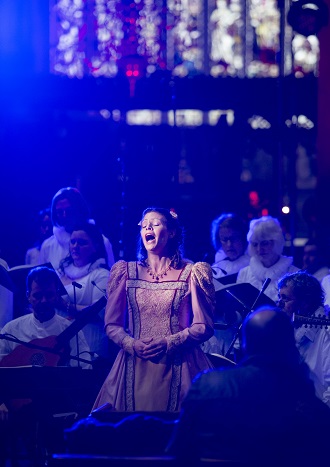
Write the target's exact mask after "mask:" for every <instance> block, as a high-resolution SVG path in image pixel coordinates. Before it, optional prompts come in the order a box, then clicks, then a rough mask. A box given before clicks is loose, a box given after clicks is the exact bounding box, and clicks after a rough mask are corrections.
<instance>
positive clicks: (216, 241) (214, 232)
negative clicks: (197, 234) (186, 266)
mask: <svg viewBox="0 0 330 467" xmlns="http://www.w3.org/2000/svg"><path fill="white" fill-rule="evenodd" d="M221 227H226V228H228V229H233V230H235V232H238V233H239V234H240V237H241V240H242V242H243V243H245V244H247V241H246V235H247V226H246V225H245V223H244V221H243V219H241V218H240V217H239V216H238V215H237V214H233V213H225V214H221V216H220V217H217V218H216V219H214V220H213V222H212V225H211V240H212V245H213V248H214V249H215V250H216V251H218V250H219V248H221V242H220V238H219V230H220V228H221Z"/></svg>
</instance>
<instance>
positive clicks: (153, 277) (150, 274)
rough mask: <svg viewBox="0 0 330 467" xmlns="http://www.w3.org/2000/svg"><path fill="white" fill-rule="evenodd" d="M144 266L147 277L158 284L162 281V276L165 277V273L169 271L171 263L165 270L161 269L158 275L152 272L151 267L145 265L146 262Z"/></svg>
mask: <svg viewBox="0 0 330 467" xmlns="http://www.w3.org/2000/svg"><path fill="white" fill-rule="evenodd" d="M145 264H146V266H147V273H148V274H149V276H151V277H152V279H153V280H155V281H157V282H158V281H159V280H160V279H163V277H164V276H167V272H168V271H170V270H171V264H172V261H171V262H170V264H169V265H168V266H166V268H165V269H163V270H162V271H160V272H159V273H157V272H155V271H153V270H152V269H151V266H150V265H149V264H148V263H147V261H146V262H145Z"/></svg>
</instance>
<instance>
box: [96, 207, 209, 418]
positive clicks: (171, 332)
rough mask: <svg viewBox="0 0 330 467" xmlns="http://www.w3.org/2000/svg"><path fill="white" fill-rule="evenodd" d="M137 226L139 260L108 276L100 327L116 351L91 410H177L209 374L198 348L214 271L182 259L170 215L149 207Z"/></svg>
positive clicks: (177, 229) (119, 265) (179, 232)
mask: <svg viewBox="0 0 330 467" xmlns="http://www.w3.org/2000/svg"><path fill="white" fill-rule="evenodd" d="M138 225H139V227H140V235H139V240H138V255H137V256H138V261H130V262H126V261H122V260H121V261H118V262H117V263H115V264H114V266H113V267H112V269H111V271H110V279H109V283H108V303H107V306H106V312H105V329H106V333H107V335H108V337H109V339H111V340H112V341H113V342H115V343H116V344H117V345H118V346H119V347H120V350H119V353H118V355H117V358H116V361H115V362H114V364H113V367H112V368H111V370H110V373H109V375H108V377H107V378H106V380H105V382H104V384H103V386H102V388H101V390H100V393H99V395H98V397H97V400H96V402H95V404H94V409H100V410H101V409H102V408H107V407H108V408H109V407H110V408H111V409H112V410H119V411H162V412H163V411H164V412H176V411H179V410H180V407H181V403H182V400H183V399H184V397H185V395H186V394H187V392H188V390H189V387H190V385H191V382H192V380H193V378H194V377H195V376H196V375H197V374H198V373H199V372H200V371H203V370H206V369H209V368H212V365H211V363H210V361H209V360H208V358H207V356H206V355H205V354H204V352H203V351H202V349H201V348H200V344H201V343H202V342H204V341H205V340H207V339H209V337H210V336H211V335H212V334H213V312H214V303H215V293H214V286H213V282H212V271H211V267H210V265H209V264H207V263H204V262H197V263H195V264H193V263H191V262H187V261H185V260H184V259H183V258H182V253H181V247H182V228H181V226H180V223H179V220H178V215H177V214H176V213H175V212H173V211H170V210H168V209H164V208H147V209H145V210H144V212H143V213H142V218H141V220H140V222H139V224H138Z"/></svg>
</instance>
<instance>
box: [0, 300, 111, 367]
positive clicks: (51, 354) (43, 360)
mask: <svg viewBox="0 0 330 467" xmlns="http://www.w3.org/2000/svg"><path fill="white" fill-rule="evenodd" d="M106 301H107V300H106V298H105V297H101V298H100V299H99V300H98V301H97V302H95V303H94V304H93V305H90V306H88V307H86V308H84V309H83V310H81V311H79V312H78V313H77V317H76V319H75V320H74V321H73V323H72V324H70V325H69V326H68V327H67V328H66V329H64V331H62V332H61V333H60V334H59V335H58V336H47V337H43V338H41V339H33V340H31V341H30V342H23V341H20V340H19V339H16V338H15V337H13V336H6V335H3V336H1V338H2V339H6V338H7V339H8V340H10V341H14V342H18V343H19V344H20V345H18V346H17V347H15V349H14V350H13V351H12V352H11V353H10V354H8V355H6V356H5V357H3V359H2V360H1V362H0V367H11V366H26V365H32V366H57V365H58V364H61V363H62V359H63V358H64V359H67V358H71V359H75V360H80V361H85V362H86V361H87V360H83V359H81V358H77V357H74V356H72V355H70V353H69V354H68V352H67V351H68V348H67V347H68V344H69V341H70V340H71V339H72V338H73V337H74V336H75V335H76V334H77V333H78V332H79V331H80V330H81V329H82V328H83V327H84V326H85V325H86V324H87V323H88V322H89V321H90V319H91V317H92V316H94V315H96V314H98V313H99V312H100V311H101V310H102V309H103V308H104V307H105V305H106ZM87 363H89V362H88V361H87Z"/></svg>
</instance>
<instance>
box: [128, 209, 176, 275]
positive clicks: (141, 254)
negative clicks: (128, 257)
mask: <svg viewBox="0 0 330 467" xmlns="http://www.w3.org/2000/svg"><path fill="white" fill-rule="evenodd" d="M148 212H157V213H158V214H160V215H162V216H164V217H165V219H166V223H167V228H168V229H169V230H173V231H174V232H175V235H174V236H173V237H172V238H169V239H168V243H167V246H168V249H169V255H170V257H171V258H173V267H179V265H180V264H181V261H182V255H183V229H182V227H181V225H180V223H179V220H178V216H177V214H176V213H174V212H173V211H170V210H169V209H165V208H157V207H149V208H146V209H145V210H144V211H143V213H142V217H141V220H142V219H143V218H144V216H145V215H146V214H148ZM171 212H172V213H173V214H171ZM147 256H148V255H147V250H146V249H145V247H144V245H143V241H142V239H141V236H140V235H139V237H138V241H137V259H138V260H139V261H141V262H142V263H143V262H144V261H145V260H146V259H147Z"/></svg>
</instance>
